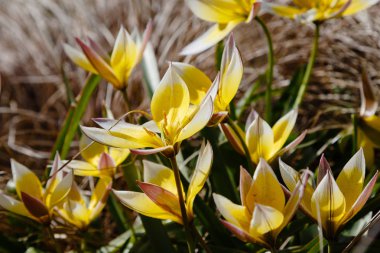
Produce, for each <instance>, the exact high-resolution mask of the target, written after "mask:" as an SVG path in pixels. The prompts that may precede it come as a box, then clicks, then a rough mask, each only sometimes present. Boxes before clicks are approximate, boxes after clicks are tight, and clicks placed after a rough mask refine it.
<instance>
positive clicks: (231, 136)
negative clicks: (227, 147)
mask: <svg viewBox="0 0 380 253" xmlns="http://www.w3.org/2000/svg"><path fill="white" fill-rule="evenodd" d="M219 126H220V128H221V129H222V131H223V133H224V135H225V136H226V138H227V140H228V141H229V142H230V144H231V145H232V147H233V148H234V149H235V150H236V152H238V153H239V154H241V155H244V149H243V146H242V143H241V142H240V139H239V137H238V136H237V135H236V133H235V131H234V130H232V128H231V127H230V126H229V125H228V124H223V123H222V124H220V125H219ZM238 131H239V133H240V135H241V136H244V135H245V133H244V132H243V130H241V128H240V127H238ZM243 139H244V137H243Z"/></svg>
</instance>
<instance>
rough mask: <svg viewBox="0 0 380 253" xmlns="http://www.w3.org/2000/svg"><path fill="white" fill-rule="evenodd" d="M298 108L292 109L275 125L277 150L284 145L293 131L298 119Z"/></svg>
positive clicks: (275, 148)
mask: <svg viewBox="0 0 380 253" xmlns="http://www.w3.org/2000/svg"><path fill="white" fill-rule="evenodd" d="M297 114H298V113H297V110H291V111H290V112H288V113H287V114H285V115H284V116H283V117H282V118H280V119H279V120H278V121H277V122H276V124H275V125H274V126H273V135H274V147H273V149H274V150H275V152H277V151H278V150H280V149H281V148H282V146H284V144H285V142H286V140H287V139H288V137H289V135H290V133H291V132H292V130H293V128H294V125H295V123H296V120H297Z"/></svg>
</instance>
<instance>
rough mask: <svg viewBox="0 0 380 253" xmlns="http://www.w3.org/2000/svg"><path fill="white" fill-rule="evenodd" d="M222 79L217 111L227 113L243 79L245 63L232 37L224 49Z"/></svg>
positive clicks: (217, 99)
mask: <svg viewBox="0 0 380 253" xmlns="http://www.w3.org/2000/svg"><path fill="white" fill-rule="evenodd" d="M220 72H221V78H220V85H219V91H218V95H217V97H216V99H215V107H216V108H215V109H216V111H226V110H227V107H228V105H229V104H230V102H231V101H232V99H233V98H234V97H235V95H236V92H237V91H238V89H239V85H240V82H241V79H242V77H243V62H242V60H241V57H240V54H239V51H238V49H237V47H236V45H235V41H234V38H233V36H232V35H230V36H229V38H228V40H227V43H226V47H224V51H223V56H222V62H221V70H220Z"/></svg>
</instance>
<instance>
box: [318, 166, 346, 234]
mask: <svg viewBox="0 0 380 253" xmlns="http://www.w3.org/2000/svg"><path fill="white" fill-rule="evenodd" d="M311 210H312V214H313V216H314V218H315V219H316V220H317V217H319V216H320V217H321V222H322V226H323V229H324V230H325V231H326V233H327V236H333V235H334V234H335V232H336V231H337V229H338V226H337V224H338V222H339V221H340V220H341V219H342V217H343V215H344V213H345V210H346V201H345V199H344V195H343V193H342V192H341V191H340V189H339V187H338V185H337V184H336V182H335V180H334V177H333V176H332V174H331V172H330V171H328V172H327V174H326V175H325V177H324V178H323V179H322V181H321V182H320V183H319V185H318V186H317V188H316V189H315V192H314V194H313V196H312V198H311Z"/></svg>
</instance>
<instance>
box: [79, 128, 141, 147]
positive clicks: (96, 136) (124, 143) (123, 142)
mask: <svg viewBox="0 0 380 253" xmlns="http://www.w3.org/2000/svg"><path fill="white" fill-rule="evenodd" d="M81 130H82V132H83V133H84V134H85V135H87V137H88V138H90V139H92V140H94V141H96V142H99V143H101V144H103V145H108V146H111V147H115V148H131V149H132V148H144V147H145V145H143V144H144V143H138V142H136V141H134V140H133V141H131V140H128V139H123V138H119V137H116V136H113V135H112V134H111V133H110V132H109V131H107V130H105V129H100V128H95V127H85V126H81Z"/></svg>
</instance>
